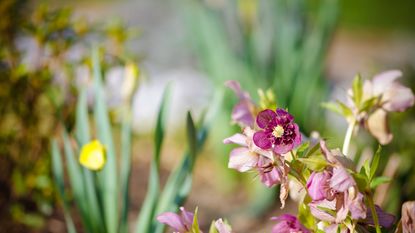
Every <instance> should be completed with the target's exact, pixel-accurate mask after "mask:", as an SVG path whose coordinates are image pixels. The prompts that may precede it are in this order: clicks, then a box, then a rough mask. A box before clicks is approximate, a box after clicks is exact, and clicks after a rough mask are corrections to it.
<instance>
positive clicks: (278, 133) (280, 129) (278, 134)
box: [272, 125, 284, 138]
mask: <svg viewBox="0 0 415 233" xmlns="http://www.w3.org/2000/svg"><path fill="white" fill-rule="evenodd" d="M272 135H274V137H276V138H279V137H281V136H282V135H284V128H283V127H282V126H281V125H277V126H276V127H275V128H274V130H273V131H272Z"/></svg>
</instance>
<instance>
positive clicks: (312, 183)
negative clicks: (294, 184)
mask: <svg viewBox="0 0 415 233" xmlns="http://www.w3.org/2000/svg"><path fill="white" fill-rule="evenodd" d="M329 178H330V175H329V174H328V173H327V172H313V173H312V174H311V175H310V177H309V178H308V180H307V191H308V194H309V195H310V197H311V199H312V200H313V201H320V200H323V199H324V198H326V193H327V189H328V181H329Z"/></svg>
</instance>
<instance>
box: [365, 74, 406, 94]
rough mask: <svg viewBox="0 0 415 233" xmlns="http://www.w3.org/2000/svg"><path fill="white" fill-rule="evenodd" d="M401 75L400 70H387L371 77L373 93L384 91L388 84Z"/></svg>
mask: <svg viewBox="0 0 415 233" xmlns="http://www.w3.org/2000/svg"><path fill="white" fill-rule="evenodd" d="M401 76H402V72H401V71H400V70H389V71H385V72H382V73H380V74H378V75H376V76H375V77H373V80H372V83H373V94H374V95H380V94H382V93H383V92H385V91H386V90H387V89H388V88H389V87H390V85H391V84H392V83H393V82H394V81H395V80H396V79H397V78H399V77H401Z"/></svg>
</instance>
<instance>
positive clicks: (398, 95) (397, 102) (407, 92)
mask: <svg viewBox="0 0 415 233" xmlns="http://www.w3.org/2000/svg"><path fill="white" fill-rule="evenodd" d="M414 101H415V97H414V93H413V92H412V90H411V89H410V88H407V87H405V86H402V85H400V84H399V83H393V84H391V85H390V87H389V89H388V90H387V91H385V92H384V93H383V95H382V102H384V104H383V105H382V107H383V108H384V109H385V110H387V111H389V112H403V111H405V110H406V109H408V108H409V107H411V106H413V105H414Z"/></svg>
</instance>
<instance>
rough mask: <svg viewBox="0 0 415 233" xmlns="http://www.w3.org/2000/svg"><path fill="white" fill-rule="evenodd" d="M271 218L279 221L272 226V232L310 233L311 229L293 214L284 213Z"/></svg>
mask: <svg viewBox="0 0 415 233" xmlns="http://www.w3.org/2000/svg"><path fill="white" fill-rule="evenodd" d="M271 220H276V221H278V223H277V224H275V225H274V227H273V228H272V233H293V232H297V233H310V231H309V230H308V229H307V228H305V227H304V226H303V225H302V224H301V223H300V221H298V219H297V218H296V217H295V216H293V215H291V214H283V215H281V216H279V217H273V218H271Z"/></svg>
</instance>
